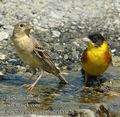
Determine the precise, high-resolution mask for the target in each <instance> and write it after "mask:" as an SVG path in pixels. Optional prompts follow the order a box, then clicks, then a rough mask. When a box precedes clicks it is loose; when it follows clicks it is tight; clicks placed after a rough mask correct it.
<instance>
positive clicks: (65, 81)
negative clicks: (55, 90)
mask: <svg viewBox="0 0 120 117" xmlns="http://www.w3.org/2000/svg"><path fill="white" fill-rule="evenodd" d="M56 76H57V77H58V78H59V79H60V84H67V83H68V82H67V80H66V79H65V78H64V77H63V76H62V74H60V73H59V74H57V75H56Z"/></svg>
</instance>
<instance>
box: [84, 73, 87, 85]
mask: <svg viewBox="0 0 120 117" xmlns="http://www.w3.org/2000/svg"><path fill="white" fill-rule="evenodd" d="M87 81H88V75H87V73H85V82H84V87H86V86H87Z"/></svg>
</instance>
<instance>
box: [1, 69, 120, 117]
mask: <svg viewBox="0 0 120 117" xmlns="http://www.w3.org/2000/svg"><path fill="white" fill-rule="evenodd" d="M119 69H120V68H119V67H111V68H110V69H109V70H108V71H107V72H106V73H105V74H104V75H103V76H102V77H101V81H102V82H103V83H102V85H103V86H102V87H104V88H105V87H106V86H109V90H108V91H105V92H104V91H103V92H101V91H99V90H94V89H95V88H92V87H90V88H89V89H88V90H87V91H83V90H82V86H83V81H84V80H83V77H82V75H81V73H80V72H69V73H68V75H67V76H66V79H67V80H68V82H69V84H67V85H59V80H58V79H57V78H56V77H54V76H52V75H46V76H45V75H44V76H43V78H42V79H41V80H40V81H39V83H38V84H37V85H36V87H35V88H34V89H33V91H32V92H29V91H28V90H27V89H26V88H25V87H21V86H22V85H23V84H30V83H32V82H33V81H34V80H28V79H27V78H25V77H24V76H19V75H15V74H6V75H5V76H4V78H3V79H2V77H1V81H0V87H1V88H0V115H2V114H5V115H11V114H31V113H38V114H40V113H43V111H44V112H45V111H46V113H49V111H52V112H54V113H56V114H64V113H67V112H68V111H73V110H79V109H91V110H93V111H94V112H96V110H97V108H98V106H99V105H101V104H105V105H107V107H108V108H109V110H110V111H111V112H113V113H117V114H118V113H119V111H120V102H119V100H120V85H119V84H120V72H119Z"/></svg>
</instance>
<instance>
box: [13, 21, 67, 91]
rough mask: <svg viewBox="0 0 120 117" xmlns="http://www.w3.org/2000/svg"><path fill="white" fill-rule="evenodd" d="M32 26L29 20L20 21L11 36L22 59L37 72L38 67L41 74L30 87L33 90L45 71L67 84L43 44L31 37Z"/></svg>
mask: <svg viewBox="0 0 120 117" xmlns="http://www.w3.org/2000/svg"><path fill="white" fill-rule="evenodd" d="M31 29H32V26H31V25H30V24H29V23H28V22H20V23H18V24H16V25H15V26H14V31H13V35H12V37H11V39H12V41H13V43H14V46H15V49H16V52H17V54H18V55H19V57H20V58H21V59H22V61H23V62H24V63H26V64H28V65H30V67H31V68H32V69H33V71H34V73H33V75H35V74H36V70H37V69H38V70H39V71H40V72H41V74H40V75H39V77H38V78H37V80H36V81H35V82H34V83H33V84H31V85H30V86H29V87H28V89H29V90H32V89H33V88H34V86H35V85H36V83H37V82H38V80H39V79H40V78H41V77H42V74H43V71H46V72H48V73H51V74H53V75H55V76H57V77H58V78H59V79H60V83H62V84H66V83H67V81H66V80H65V78H64V77H63V76H62V75H61V71H60V69H59V68H58V67H56V66H55V64H54V62H53V60H52V58H51V57H50V55H49V54H48V53H47V51H46V50H45V49H44V48H43V46H42V45H41V44H40V43H39V42H38V41H37V40H36V39H33V38H31V37H30V31H31Z"/></svg>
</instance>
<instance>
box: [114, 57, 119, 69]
mask: <svg viewBox="0 0 120 117" xmlns="http://www.w3.org/2000/svg"><path fill="white" fill-rule="evenodd" d="M112 63H113V66H116V67H119V66H120V57H118V56H113V58H112Z"/></svg>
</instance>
